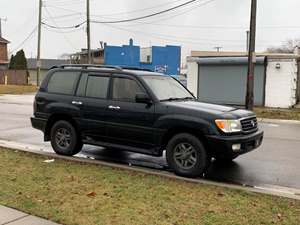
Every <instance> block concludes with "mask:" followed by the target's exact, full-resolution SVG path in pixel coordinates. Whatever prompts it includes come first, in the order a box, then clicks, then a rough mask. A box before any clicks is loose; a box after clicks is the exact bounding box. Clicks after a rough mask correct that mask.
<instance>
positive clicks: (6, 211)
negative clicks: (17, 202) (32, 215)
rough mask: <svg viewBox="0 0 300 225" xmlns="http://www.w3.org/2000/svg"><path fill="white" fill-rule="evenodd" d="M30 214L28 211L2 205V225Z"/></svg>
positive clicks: (0, 217) (0, 223)
mask: <svg viewBox="0 0 300 225" xmlns="http://www.w3.org/2000/svg"><path fill="white" fill-rule="evenodd" d="M25 216H28V215H27V214H26V213H23V212H19V211H17V210H15V209H11V208H7V207H5V206H1V205H0V225H2V224H8V223H9V222H12V221H15V220H18V219H21V218H24V217H25Z"/></svg>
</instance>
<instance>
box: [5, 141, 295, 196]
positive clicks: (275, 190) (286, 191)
mask: <svg viewBox="0 0 300 225" xmlns="http://www.w3.org/2000/svg"><path fill="white" fill-rule="evenodd" d="M0 147H4V148H8V149H11V150H19V151H23V152H28V153H33V154H36V155H42V156H46V157H49V158H53V159H62V160H67V161H72V162H77V163H85V164H93V165H99V166H107V167H111V168H115V169H122V170H128V171H133V172H138V173H145V174H148V175H154V176H160V177H164V178H168V179H172V180H179V181H185V182H190V183H196V184H204V185H211V186H217V187H223V188H229V189H234V190H242V191H246V192H252V193H259V194H267V195H273V196H277V197H284V198H290V199H295V200H300V190H297V189H292V188H285V187H278V186H277V187H268V186H266V187H264V186H261V187H255V186H253V187H251V186H241V185H236V184H226V183H221V182H215V181H209V180H205V179H191V178H185V177H179V176H176V175H175V174H173V173H170V172H167V171H157V170H154V169H149V168H147V169H145V168H142V167H136V166H131V165H124V164H117V163H111V162H105V161H101V160H94V159H89V158H87V157H86V158H81V157H82V156H83V155H77V156H74V157H67V156H61V155H57V154H55V153H52V152H42V151H41V150H40V148H39V147H37V146H34V145H29V146H24V144H21V143H16V142H11V141H4V140H0Z"/></svg>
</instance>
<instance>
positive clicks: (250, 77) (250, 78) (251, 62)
mask: <svg viewBox="0 0 300 225" xmlns="http://www.w3.org/2000/svg"><path fill="white" fill-rule="evenodd" d="M256 11H257V0H252V3H251V19H250V42H249V52H248V74H247V93H246V109H249V110H253V106H254V94H253V91H254V68H255V62H256V55H255V36H256Z"/></svg>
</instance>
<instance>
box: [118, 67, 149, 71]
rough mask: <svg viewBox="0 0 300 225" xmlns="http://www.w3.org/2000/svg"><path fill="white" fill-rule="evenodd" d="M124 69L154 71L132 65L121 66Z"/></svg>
mask: <svg viewBox="0 0 300 225" xmlns="http://www.w3.org/2000/svg"><path fill="white" fill-rule="evenodd" d="M119 67H120V68H121V69H123V70H140V71H148V72H153V71H152V70H150V69H143V68H138V67H130V66H119Z"/></svg>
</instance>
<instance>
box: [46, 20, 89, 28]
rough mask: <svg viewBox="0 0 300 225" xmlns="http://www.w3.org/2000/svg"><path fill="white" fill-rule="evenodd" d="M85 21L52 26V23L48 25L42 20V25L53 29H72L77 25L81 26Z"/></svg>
mask: <svg viewBox="0 0 300 225" xmlns="http://www.w3.org/2000/svg"><path fill="white" fill-rule="evenodd" d="M85 23H86V21H83V22H81V23H79V24H76V25H71V26H63V27H60V26H53V25H50V24H48V23H45V22H42V24H43V25H45V26H47V27H50V28H53V29H74V28H78V27H80V26H82V25H83V24H85Z"/></svg>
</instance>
